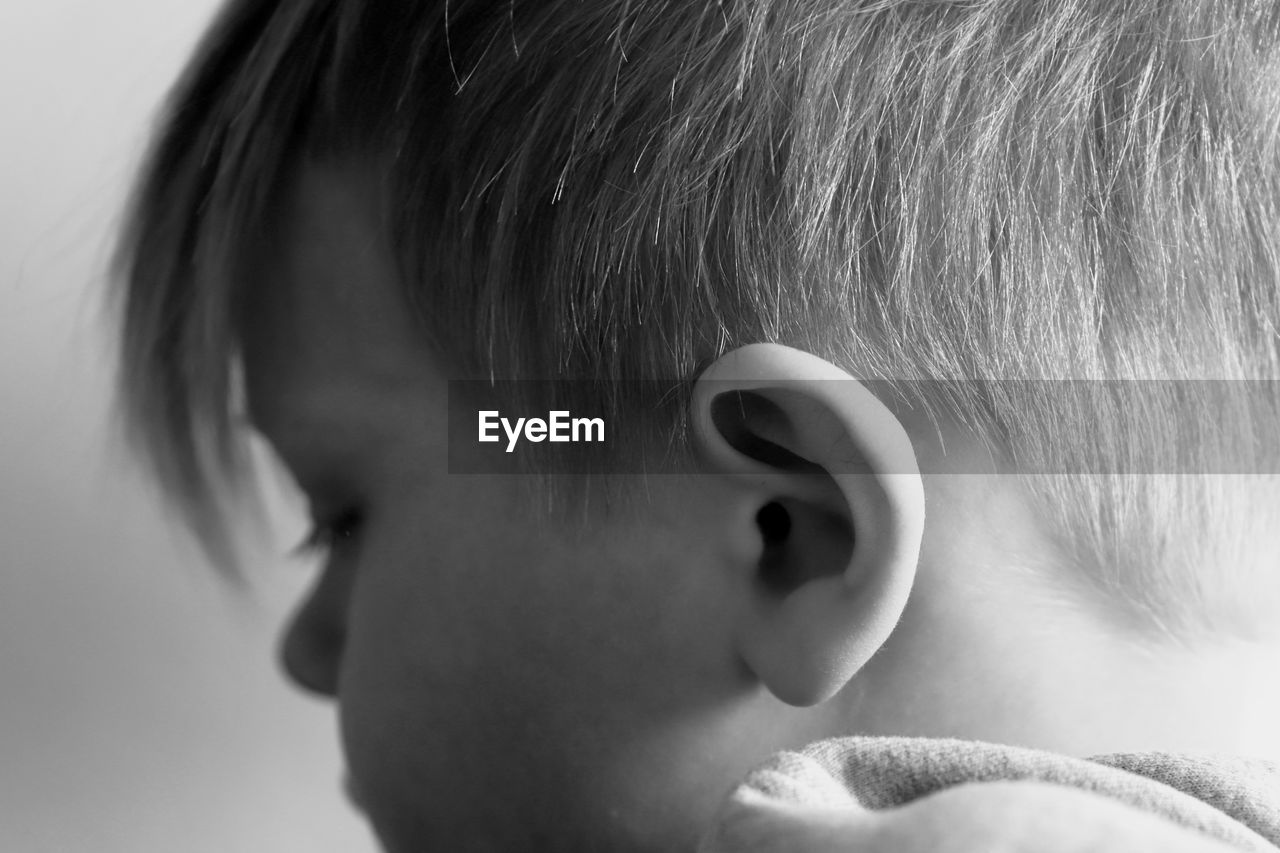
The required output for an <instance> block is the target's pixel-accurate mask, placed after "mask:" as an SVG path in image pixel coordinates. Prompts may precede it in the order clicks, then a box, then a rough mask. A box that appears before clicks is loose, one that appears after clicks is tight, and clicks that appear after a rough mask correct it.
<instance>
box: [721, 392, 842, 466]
mask: <svg viewBox="0 0 1280 853" xmlns="http://www.w3.org/2000/svg"><path fill="white" fill-rule="evenodd" d="M711 422H712V423H713V424H714V425H715V428H716V431H717V432H719V433H720V435H721V437H722V438H724V440H725V442H726V443H727V444H728V445H729V446H730V447H732V448H733V449H734V450H736V451H738V452H739V453H741V454H742V455H743V456H746V457H747V458H749V459H754V460H755V461H757V462H760V463H763V464H765V465H768V466H769V467H771V468H777V469H780V470H783V471H809V472H813V473H820V472H821V471H822V469H821V467H819V466H818V465H815V464H814V463H812V462H810V461H809V460H808V459H805V458H804V457H803V456H799V455H797V454H795V453H792V452H791V451H790V450H788V449H787V448H786V447H784V446H783V445H781V444H779V443H777V442H776V441H771V440H770V439H769V438H767V437H766V436H770V435H772V436H778V437H785V436H787V435H790V434H791V431H792V430H791V423H790V421H789V420H788V418H787V414H786V412H784V411H783V410H782V408H781V407H780V406H778V404H776V403H774V402H773V401H772V400H770V399H769V398H768V397H766V396H765V395H763V394H758V393H756V392H753V391H726V392H725V393H723V394H717V395H716V396H715V398H714V399H712V401H711Z"/></svg>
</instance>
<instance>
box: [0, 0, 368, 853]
mask: <svg viewBox="0 0 1280 853" xmlns="http://www.w3.org/2000/svg"><path fill="white" fill-rule="evenodd" d="M214 7H215V4H214V3H212V2H209V0H114V2H110V3H104V2H101V0H41V2H38V3H37V2H15V0H7V2H5V3H4V4H3V5H0V69H2V73H0V107H2V108H3V115H2V116H0V127H2V135H0V139H3V149H2V150H3V155H4V156H3V163H2V165H0V169H3V179H2V180H0V294H2V298H3V310H0V395H2V396H0V554H3V557H2V559H3V566H2V568H0V850H6V851H37V853H45V851H81V850H93V851H96V853H117V851H118V853H125V852H126V851H128V853H150V851H166V853H168V851H173V850H181V851H186V853H214V852H215V851H217V853H227V851H272V853H294V852H295V851H296V853H302V851H308V852H309V853H310V851H320V853H326V851H333V853H337V851H342V853H362V852H363V851H369V850H373V849H374V845H373V844H372V842H371V840H370V837H369V833H368V832H367V831H366V829H365V828H364V826H363V823H362V821H361V820H360V819H359V818H358V817H357V816H356V815H354V813H353V812H352V811H351V809H350V808H349V807H348V806H347V804H346V803H345V801H344V800H343V798H342V797H341V795H340V793H339V787H338V786H339V783H340V780H341V774H342V771H341V761H340V758H339V755H338V748H337V744H336V737H337V735H336V725H335V716H334V713H333V710H332V709H331V708H329V707H327V706H326V705H324V704H323V703H319V702H315V701H313V700H309V699H306V698H304V697H302V696H300V695H298V694H296V693H293V692H292V691H291V690H290V689H289V688H288V687H287V686H286V685H285V684H284V682H283V680H282V679H281V677H280V675H279V672H278V669H277V667H276V664H275V660H274V654H275V648H274V647H275V635H276V632H277V631H278V629H279V625H280V622H281V620H282V619H283V617H284V615H285V613H286V612H287V610H288V608H289V607H290V606H291V604H292V602H293V600H294V599H295V597H296V596H297V595H298V594H299V593H300V591H301V590H302V589H303V587H304V586H305V584H306V583H307V582H308V581H309V580H310V576H311V572H310V570H309V569H308V568H307V567H305V566H301V565H297V564H293V563H290V562H289V561H286V560H282V559H273V558H272V557H271V556H270V555H271V554H272V553H273V549H274V552H282V551H284V550H285V549H286V547H287V544H289V542H288V538H289V537H290V536H296V535H299V534H300V530H301V523H300V521H299V518H298V516H297V513H296V512H295V511H290V510H287V509H285V508H284V507H283V506H282V505H280V504H279V503H277V509H276V511H275V512H274V513H273V514H274V515H276V516H278V519H279V524H278V526H277V527H278V530H279V531H280V533H279V536H278V537H277V538H278V540H279V541H278V542H277V543H276V544H275V545H274V546H273V548H269V549H264V551H263V557H262V559H263V563H264V564H263V565H261V566H259V567H258V568H257V569H256V571H255V578H256V581H255V583H254V584H253V586H251V588H249V589H248V590H246V591H245V592H244V593H243V594H239V595H237V594H233V593H231V592H230V591H229V590H228V589H227V588H225V587H224V586H223V585H221V584H220V582H219V581H218V580H217V579H216V578H215V577H214V576H213V575H212V573H211V572H210V571H209V570H208V569H207V568H206V567H205V566H203V565H202V564H201V561H200V559H199V558H198V556H197V555H196V553H195V552H194V549H193V548H192V547H191V546H190V545H189V544H188V543H186V542H184V541H183V539H182V538H181V537H180V536H179V535H177V533H176V532H175V531H174V529H173V526H172V523H171V521H170V520H167V519H166V518H165V517H164V516H163V513H162V511H161V509H160V508H159V506H158V503H157V501H156V500H155V499H154V496H153V495H150V494H149V493H148V490H147V488H146V487H145V484H144V483H143V482H142V481H141V479H140V477H139V476H138V475H137V474H136V472H131V471H130V469H129V466H128V465H127V464H126V463H125V461H124V460H123V459H122V458H121V453H120V450H119V447H118V445H116V444H114V443H113V441H114V439H113V438H112V435H111V431H110V418H109V415H108V403H109V394H110V381H111V364H110V361H109V359H108V358H107V354H108V353H109V344H108V339H107V334H106V331H105V322H104V317H103V303H102V301H101V297H102V290H103V281H102V271H103V268H104V265H105V262H106V259H107V257H108V254H109V247H110V238H111V232H112V228H113V227H114V225H115V223H116V220H117V217H118V214H119V208H120V203H121V200H122V197H123V193H124V189H125V186H126V184H127V181H128V177H129V175H130V173H131V171H132V168H133V167H134V165H135V164H136V162H137V159H138V157H139V155H140V152H141V149H142V144H143V139H144V132H145V127H146V124H147V121H148V119H149V117H150V116H151V115H152V114H153V112H154V109H155V106H156V104H157V102H158V101H159V99H160V96H161V94H162V92H163V91H164V89H165V88H166V87H167V86H168V85H169V83H170V82H171V81H172V79H173V77H174V75H175V74H176V72H177V69H178V67H179V64H180V63H181V62H182V61H183V59H184V57H185V56H186V55H187V53H188V52H189V51H190V49H191V46H192V44H193V42H194V40H195V38H196V36H197V34H198V33H199V32H200V29H201V27H202V26H203V24H204V23H205V22H206V21H207V20H208V18H209V17H210V15H211V14H212V11H213V9H214Z"/></svg>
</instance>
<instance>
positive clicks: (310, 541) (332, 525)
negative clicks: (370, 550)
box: [292, 509, 364, 559]
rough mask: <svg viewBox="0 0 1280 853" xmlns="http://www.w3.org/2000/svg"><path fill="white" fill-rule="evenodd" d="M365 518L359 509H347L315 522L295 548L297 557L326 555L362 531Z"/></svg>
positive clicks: (294, 552)
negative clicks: (361, 526) (361, 527)
mask: <svg viewBox="0 0 1280 853" xmlns="http://www.w3.org/2000/svg"><path fill="white" fill-rule="evenodd" d="M363 521H364V518H363V516H362V515H361V513H360V511H359V510H357V509H347V510H343V511H342V512H340V513H337V514H336V515H334V516H332V517H331V518H329V519H326V520H324V521H317V522H315V523H314V524H313V525H312V527H311V530H310V531H308V533H307V535H306V536H305V537H304V538H303V540H302V542H301V543H299V544H298V545H297V547H295V548H294V549H293V552H292V554H293V556H294V557H297V558H300V559H301V558H307V557H316V556H319V557H325V556H327V555H329V554H330V553H332V552H333V551H334V550H335V549H336V548H339V547H341V546H342V544H343V543H345V542H350V541H351V540H352V539H354V538H355V537H356V535H357V534H358V533H359V532H360V525H361V524H362V523H363Z"/></svg>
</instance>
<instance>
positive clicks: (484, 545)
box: [341, 477, 749, 838]
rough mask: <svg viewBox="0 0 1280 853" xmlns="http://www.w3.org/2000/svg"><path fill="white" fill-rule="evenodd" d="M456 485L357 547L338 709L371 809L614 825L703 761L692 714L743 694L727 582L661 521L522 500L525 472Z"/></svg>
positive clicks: (483, 827) (439, 828)
mask: <svg viewBox="0 0 1280 853" xmlns="http://www.w3.org/2000/svg"><path fill="white" fill-rule="evenodd" d="M448 492H449V497H448V500H442V499H440V498H439V497H437V496H435V495H433V494H424V495H422V496H421V497H420V498H419V499H418V500H415V501H413V502H410V503H406V504H404V505H402V506H403V507H405V508H404V509H402V510H400V511H399V518H397V519H391V518H387V519H386V521H385V523H384V524H383V526H382V528H381V529H382V530H385V531H394V532H385V533H382V534H380V535H379V534H376V533H371V536H370V539H369V540H368V541H367V542H366V543H365V547H366V550H365V553H364V554H363V555H362V565H361V566H360V569H359V571H360V573H361V574H360V579H359V581H358V582H357V584H356V589H355V591H354V594H353V599H352V602H351V624H350V625H349V634H348V647H347V649H346V654H345V656H344V666H343V673H342V690H341V705H342V717H343V730H344V739H345V742H346V746H347V750H348V758H349V761H350V763H351V765H352V772H353V774H354V775H355V776H356V777H357V779H358V780H359V782H360V783H361V784H363V785H366V786H368V787H369V789H370V790H368V791H366V796H368V797H369V798H370V799H375V800H377V801H378V802H377V803H371V808H372V809H374V810H375V811H377V810H379V809H380V810H382V811H384V812H386V813H387V814H388V815H389V817H388V820H400V821H402V822H406V823H409V822H418V823H420V822H421V821H422V820H423V819H424V818H426V819H427V820H428V822H429V824H430V826H431V829H430V831H431V833H433V834H434V833H443V834H446V835H458V834H461V835H466V834H468V833H470V834H472V835H474V834H475V833H484V834H494V833H497V834H499V835H501V834H502V833H504V832H506V831H510V832H512V833H516V835H513V836H512V838H516V837H518V835H519V833H521V832H524V833H527V832H528V831H529V828H530V826H532V825H535V824H536V822H537V821H538V820H539V817H540V816H542V819H547V818H548V817H549V816H551V815H559V820H560V821H561V822H569V823H573V822H575V821H576V822H577V823H579V824H581V825H583V826H586V825H590V824H596V823H599V822H600V821H605V822H606V823H608V822H610V821H616V822H620V823H626V822H627V821H628V820H629V819H628V818H627V815H628V814H633V813H634V812H635V811H636V810H637V809H643V808H648V807H649V806H648V805H646V804H653V803H654V802H655V798H654V795H653V793H652V792H650V791H646V790H641V789H640V788H643V787H644V785H646V784H647V785H652V782H651V781H649V780H653V779H659V780H662V779H664V778H665V779H666V780H667V782H668V783H667V784H664V785H663V786H662V787H663V790H670V789H671V788H672V786H671V785H670V784H669V781H670V779H672V778H673V777H674V776H684V775H689V772H691V771H689V772H687V769H686V768H682V767H677V766H675V765H676V764H680V763H682V762H684V761H685V759H686V758H687V757H689V756H696V755H698V754H703V755H705V754H706V752H707V750H706V748H705V745H704V746H703V748H702V749H698V748H696V747H694V748H687V747H688V746H689V744H690V743H696V742H697V741H696V738H692V737H691V735H690V732H691V726H692V729H694V730H696V729H698V728H699V726H698V725H696V724H692V723H691V722H690V721H691V720H706V721H714V722H715V724H716V725H721V723H722V722H723V720H722V719H721V715H722V714H725V713H729V714H733V713H737V711H736V710H734V709H735V708H736V705H737V703H739V702H741V700H742V699H743V697H744V695H746V694H747V693H749V685H748V683H747V681H746V680H745V678H744V674H743V673H742V672H741V670H740V669H739V668H738V665H737V662H736V658H735V657H734V655H733V652H732V646H731V643H730V641H729V637H730V626H729V624H728V608H727V607H724V606H723V602H724V601H725V600H726V599H727V596H728V595H729V590H728V588H727V581H726V579H724V578H721V577H720V576H719V573H718V571H717V570H716V568H715V561H714V559H713V557H712V555H710V554H708V553H705V552H703V551H700V550H699V548H700V547H705V546H699V545H698V544H696V543H689V542H685V541H681V537H679V536H677V535H675V531H674V530H673V529H668V528H666V527H665V526H664V525H661V524H658V525H656V526H655V525H648V526H645V527H643V528H642V527H641V526H640V525H628V526H625V527H623V526H617V527H611V528H609V529H608V530H607V531H596V532H595V533H593V534H592V535H590V536H589V537H587V538H585V539H583V538H581V537H577V536H572V535H569V534H568V533H567V532H566V531H564V530H563V529H562V528H558V527H557V526H556V525H554V524H552V523H549V522H548V521H547V520H546V519H544V518H541V517H539V516H536V515H532V514H530V513H528V512H527V511H522V510H521V509H520V507H521V506H522V505H527V504H523V501H522V498H521V496H522V490H521V489H520V488H519V485H518V484H517V483H513V482H510V481H504V480H500V479H498V478H479V477H476V478H452V479H451V482H450V489H449V490H448ZM410 505H411V506H412V509H409V508H408V507H409V506H410ZM710 724H711V723H710V722H708V725H710ZM695 763H696V765H697V767H698V768H701V769H704V770H705V769H706V768H707V767H708V766H709V762H707V761H706V759H705V758H699V759H696V761H695ZM641 767H643V768H644V772H643V774H642V775H643V776H644V780H645V781H644V782H643V783H638V782H637V781H636V777H637V772H636V771H637V769H638V768H641ZM712 769H713V771H714V772H715V774H716V775H719V774H720V772H721V771H722V768H712ZM694 775H697V774H694ZM716 781H719V780H716ZM707 782H708V780H705V779H703V780H699V782H698V783H697V784H698V785H699V786H702V785H703V784H704V783H707ZM691 784H693V783H692V782H691ZM705 788H706V790H707V791H709V792H714V793H713V794H712V796H715V795H718V793H719V787H718V785H717V784H715V783H714V782H712V783H709V784H705ZM498 804H501V810H500V813H495V809H496V808H497V806H498ZM654 808H658V809H659V810H660V811H670V810H671V806H670V805H666V804H664V805H661V806H660V807H659V806H654ZM574 812H578V813H579V814H578V815H577V816H576V817H571V815H572V814H573V813H574ZM375 820H377V815H376V814H375ZM507 824H510V826H506V825H507ZM504 826H506V829H504ZM605 828H607V827H605ZM422 831H423V832H426V831H427V830H426V829H425V828H424V829H422ZM593 831H594V830H593ZM526 837H527V836H526Z"/></svg>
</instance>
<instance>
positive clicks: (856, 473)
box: [691, 344, 924, 705]
mask: <svg viewBox="0 0 1280 853" xmlns="http://www.w3.org/2000/svg"><path fill="white" fill-rule="evenodd" d="M691 414H692V419H693V424H694V434H695V438H696V441H697V443H698V449H699V451H700V453H701V454H702V457H703V458H704V460H705V461H706V463H707V464H708V466H709V467H710V468H711V469H712V470H713V471H715V472H716V473H719V474H723V475H729V476H731V477H733V478H735V480H736V482H737V483H738V484H739V488H740V492H739V494H740V496H741V498H742V499H743V500H744V501H748V502H752V506H755V504H758V505H759V506H758V508H757V510H756V516H755V517H756V529H757V535H758V543H757V548H756V549H755V552H754V553H755V555H756V556H755V559H754V560H753V562H752V564H751V565H744V566H742V580H743V585H742V591H743V594H742V596H741V606H740V607H741V609H740V612H739V613H738V614H737V616H736V619H737V638H736V639H737V644H738V651H739V654H740V655H741V656H742V658H743V660H744V661H745V662H746V664H747V666H748V667H749V668H750V669H751V670H752V672H753V673H755V675H756V676H757V677H758V678H759V679H760V681H761V682H762V683H763V684H764V685H765V686H766V687H768V688H769V690H771V691H772V692H773V693H774V695H776V696H777V697H778V698H779V699H781V700H783V701H785V702H788V703H790V704H793V705H812V704H816V703H818V702H822V701H824V700H826V699H828V698H830V697H831V696H832V695H833V694H834V693H835V692H836V691H838V690H839V689H840V688H841V687H843V686H844V684H845V683H847V682H848V681H849V679H850V678H852V677H853V675H854V674H855V673H856V672H857V671H858V670H859V669H861V668H862V666H863V664H865V663H866V661H867V659H868V658H870V657H871V655H872V654H873V653H874V652H875V651H876V650H877V649H878V648H879V647H880V646H881V645H882V644H883V643H884V641H885V640H886V639H887V638H888V636H889V633H890V632H891V631H892V630H893V627H894V625H896V624H897V621H898V618H899V617H900V616H901V614H902V610H903V608H904V607H905V606H906V601H907V596H908V594H909V592H910V589H911V584H912V581H913V580H914V577H915V569H916V561H917V559H918V557H919V550H920V540H921V537H922V536H923V529H924V494H923V487H922V483H921V479H920V474H919V470H918V468H917V465H916V460H915V454H914V452H913V450H912V447H911V442H910V439H909V437H908V436H907V434H906V431H905V430H904V429H903V427H902V425H901V423H900V422H899V421H898V419H897V418H896V417H895V416H894V415H893V413H892V412H891V411H889V409H888V408H887V407H886V406H885V405H884V404H883V403H882V402H881V401H880V400H879V399H877V398H876V397H875V396H874V395H873V394H872V393H871V392H870V391H869V390H868V389H867V388H866V387H865V386H864V385H863V384H862V383H860V382H858V381H857V380H855V379H853V378H852V377H851V376H849V374H847V373H845V372H844V371H842V370H840V369H839V368H837V367H836V366H835V365H833V364H831V363H830V362H828V361H825V360H823V359H821V358H818V357H817V356H814V355H811V354H809V353H806V352H802V351H800V350H796V349H792V348H790V347H785V346H781V345H779V344H752V345H750V346H747V347H742V348H740V349H737V350H734V351H732V352H730V353H727V354H726V355H724V356H723V357H721V358H720V359H719V360H717V361H716V362H715V363H714V364H713V365H712V366H711V367H710V368H708V370H707V371H705V372H704V373H703V375H702V376H701V377H700V378H699V380H698V382H697V384H696V385H695V387H694V393H693V411H692V413H691Z"/></svg>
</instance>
